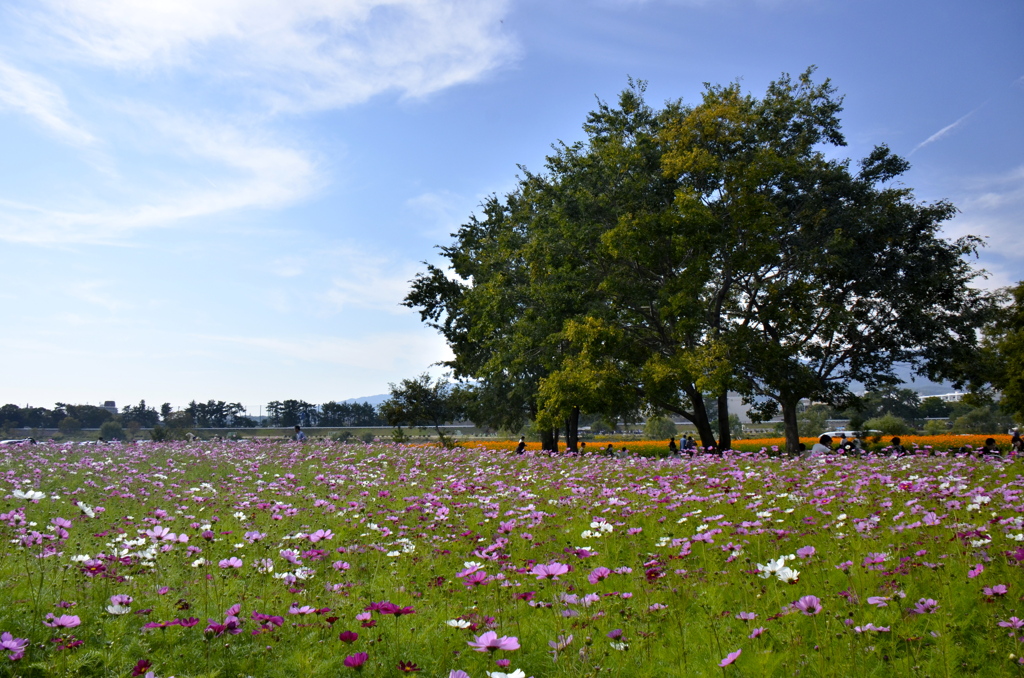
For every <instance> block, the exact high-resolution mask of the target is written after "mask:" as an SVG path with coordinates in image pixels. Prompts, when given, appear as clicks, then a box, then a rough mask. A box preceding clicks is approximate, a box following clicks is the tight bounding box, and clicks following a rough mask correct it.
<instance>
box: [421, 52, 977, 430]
mask: <svg viewBox="0 0 1024 678" xmlns="http://www.w3.org/2000/svg"><path fill="white" fill-rule="evenodd" d="M812 76H813V69H809V70H808V71H806V72H805V73H803V74H801V75H800V76H799V77H797V78H795V79H794V78H791V77H790V76H788V75H783V76H782V77H780V78H779V79H778V80H776V81H775V82H773V83H771V84H770V85H769V87H768V89H767V91H766V93H765V95H764V96H763V97H761V98H757V97H754V96H752V95H750V94H744V93H743V91H742V90H741V88H740V86H739V85H738V84H736V83H733V84H730V85H726V86H719V85H706V87H705V91H704V94H703V96H702V98H701V100H700V102H698V103H697V104H695V105H684V104H683V103H682V102H679V101H670V102H667V103H666V104H665V106H664V107H663V108H662V109H660V110H655V109H653V108H651V107H650V106H649V105H648V104H647V103H646V102H645V100H644V91H645V86H644V83H642V82H635V81H630V83H629V87H627V89H625V90H624V91H623V92H622V93H621V94H620V95H619V98H618V101H617V105H616V106H612V105H609V104H606V103H604V102H599V105H598V107H597V110H595V111H593V112H592V113H590V114H589V116H588V117H587V120H586V123H585V124H584V127H583V129H584V132H585V133H586V140H585V141H582V142H578V143H575V144H571V145H567V144H563V143H559V144H556V145H555V146H554V152H553V154H552V155H550V156H549V157H548V158H547V161H546V163H545V171H544V172H543V173H540V174H534V173H531V172H529V171H528V170H526V169H525V168H521V171H522V176H521V177H520V178H519V180H518V182H517V185H516V188H515V189H514V190H513V191H512V192H510V193H509V194H508V195H506V196H504V198H500V199H499V198H498V197H491V198H490V199H488V200H487V202H486V203H485V204H484V205H483V209H482V216H481V218H478V217H476V216H475V215H474V216H472V217H471V218H470V220H469V222H468V223H467V224H466V225H464V226H462V227H461V228H460V229H459V230H458V231H457V232H456V233H455V234H453V235H454V238H455V241H454V243H453V244H451V245H448V246H444V247H442V248H441V253H442V256H443V257H444V258H445V259H446V260H447V262H446V264H447V265H441V266H433V265H431V266H428V268H427V272H426V273H424V274H421V275H419V276H417V278H416V279H415V280H414V281H413V282H412V290H411V292H410V293H409V295H408V296H407V298H406V304H407V305H409V306H411V307H414V308H418V309H419V310H420V313H421V316H422V317H423V319H424V320H425V321H426V322H428V323H430V324H431V325H432V326H434V327H436V328H437V329H439V330H440V331H441V332H442V334H443V335H444V336H445V338H446V339H447V341H448V343H449V345H450V346H451V348H452V350H453V352H454V354H455V358H454V359H453V360H452V361H451V362H450V363H449V365H450V366H451V367H452V369H453V371H454V373H455V376H456V377H458V378H463V379H472V380H476V381H477V382H478V392H479V393H480V394H481V395H482V397H483V399H485V400H490V401H491V402H494V403H500V404H501V405H500V406H499V407H497V408H496V409H495V410H494V411H493V412H491V413H490V416H491V418H492V419H493V420H495V421H494V422H493V423H496V424H506V425H508V424H513V423H517V422H522V421H523V420H525V419H526V418H531V419H534V420H535V421H536V422H537V423H538V424H539V425H540V426H541V428H542V429H543V430H546V431H550V433H548V440H547V441H546V442H547V443H550V442H551V439H552V438H554V439H557V431H558V429H559V428H560V427H562V428H564V429H568V430H569V431H570V432H571V431H572V430H573V428H574V426H573V421H574V420H576V419H578V416H579V413H580V411H583V412H587V413H591V414H600V415H607V416H610V417H614V416H617V415H621V414H627V413H631V412H637V411H646V412H650V413H656V412H672V413H676V414H679V415H681V416H683V417H686V418H687V419H689V420H690V421H692V422H693V423H694V425H695V426H696V427H697V430H698V432H699V434H700V437H701V440H702V443H703V444H704V445H706V446H708V445H722V446H727V445H728V444H729V436H730V429H729V413H728V407H727V402H728V401H727V397H726V394H727V392H728V391H730V390H731V391H738V392H740V393H742V394H744V395H745V396H746V397H747V398H748V399H749V400H750V401H751V402H755V403H757V404H758V407H759V410H760V411H761V412H762V414H764V415H766V416H767V415H768V414H771V413H772V412H773V411H775V412H777V411H778V410H781V411H782V414H783V419H784V421H785V422H786V435H787V444H788V446H789V447H790V449H795V447H796V444H797V435H798V432H797V417H796V414H797V404H798V402H799V401H800V400H801V399H803V398H810V399H814V400H820V401H824V402H829V403H836V404H838V403H841V402H843V401H844V400H848V399H850V398H851V397H852V394H851V392H850V390H849V384H850V382H851V381H854V380H856V381H860V382H862V383H865V384H867V385H868V386H869V387H872V388H874V387H880V386H884V385H888V384H893V383H895V382H896V381H897V379H896V376H895V374H894V373H893V370H892V367H893V365H894V364H895V363H897V362H902V363H910V364H912V365H914V366H915V367H916V368H917V370H918V371H919V372H920V373H923V374H928V375H929V376H933V377H941V376H950V375H953V374H956V373H957V370H958V369H959V368H958V366H962V365H963V364H964V362H965V361H967V360H968V359H969V357H970V356H971V355H973V354H974V352H975V351H976V343H977V341H976V333H975V329H976V328H977V327H979V326H980V323H982V322H984V319H985V313H986V312H987V310H988V308H989V306H988V304H987V301H986V297H985V295H984V294H983V293H982V292H979V291H977V290H975V289H973V288H971V287H970V286H969V283H970V282H971V281H972V280H973V279H974V278H975V277H976V276H977V272H976V271H975V270H974V269H973V268H972V267H971V265H970V263H969V259H970V257H971V256H972V255H973V254H974V253H975V251H976V248H977V247H978V246H979V244H980V243H979V240H978V239H977V238H973V237H965V238H961V239H959V240H956V241H947V240H945V239H943V238H941V237H940V234H939V229H940V228H941V225H942V224H943V223H944V222H945V221H946V220H948V219H949V218H950V217H952V216H953V214H954V213H955V208H954V207H953V206H952V205H951V204H950V203H948V202H945V201H939V202H936V203H932V204H923V203H919V202H917V201H916V200H915V198H914V196H913V192H912V191H911V190H910V189H909V188H907V187H905V186H903V185H902V184H900V183H899V178H900V176H901V175H902V174H904V173H905V172H906V170H907V169H908V167H909V166H908V164H907V162H906V161H905V160H903V159H902V158H899V157H898V156H896V155H894V154H893V153H892V152H891V151H890V150H889V149H888V148H886V147H885V146H878V147H876V148H875V149H874V150H873V151H872V152H871V153H870V154H869V155H868V157H866V158H865V159H863V160H861V161H860V162H859V163H856V165H855V168H854V167H852V166H851V165H852V163H851V162H850V161H849V160H846V159H836V158H834V157H832V155H833V154H834V149H836V148H839V147H842V146H843V145H845V140H844V138H843V135H842V133H841V130H840V122H839V117H838V115H839V113H840V112H841V110H842V97H839V96H838V95H837V94H836V92H835V90H834V88H833V87H832V85H831V83H830V82H829V81H828V80H825V81H824V82H821V83H816V82H815V81H814V80H813V77H812ZM830 149H833V150H830ZM708 398H710V400H707V399H708ZM706 402H710V403H711V409H712V410H714V411H713V412H709V411H708V409H709V408H708V407H707V406H706V404H705V403H706ZM715 421H716V422H717V423H718V427H717V429H718V430H717V431H715V430H714V428H713V426H712V422H715ZM716 435H717V440H716ZM570 445H572V438H571V433H570ZM545 446H546V447H548V446H549V444H546V445H545Z"/></svg>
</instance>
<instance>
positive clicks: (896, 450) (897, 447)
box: [889, 436, 907, 457]
mask: <svg viewBox="0 0 1024 678" xmlns="http://www.w3.org/2000/svg"><path fill="white" fill-rule="evenodd" d="M906 453H907V448H905V447H903V445H902V441H901V440H900V438H899V436H893V439H892V440H890V441H889V454H891V455H892V456H894V457H902V456H903V455H905V454H906Z"/></svg>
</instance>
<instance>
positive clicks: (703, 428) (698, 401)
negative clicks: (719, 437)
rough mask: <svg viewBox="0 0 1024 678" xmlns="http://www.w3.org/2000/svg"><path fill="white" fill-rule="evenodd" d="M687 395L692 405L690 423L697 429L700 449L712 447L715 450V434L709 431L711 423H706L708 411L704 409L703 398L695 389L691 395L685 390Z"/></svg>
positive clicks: (716, 445)
mask: <svg viewBox="0 0 1024 678" xmlns="http://www.w3.org/2000/svg"><path fill="white" fill-rule="evenodd" d="M687 395H688V396H690V402H692V403H693V420H692V421H693V425H694V426H696V427H697V434H698V435H699V436H700V445H701V447H714V448H716V449H717V447H718V443H716V442H715V432H714V431H712V430H711V422H710V421H708V411H707V408H705V407H704V398H703V397H702V395H701V393H700V392H699V391H697V390H696V389H693V392H692V393H691V392H690V390H689V389H687Z"/></svg>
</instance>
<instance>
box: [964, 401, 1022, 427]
mask: <svg viewBox="0 0 1024 678" xmlns="http://www.w3.org/2000/svg"><path fill="white" fill-rule="evenodd" d="M1012 425H1013V419H1012V418H1011V417H1010V416H1008V415H1007V414H1006V413H1005V412H1002V411H1000V409H999V408H998V406H996V405H994V404H993V405H982V406H981V407H975V408H973V409H970V410H969V411H967V412H966V413H964V414H962V415H960V416H958V417H956V419H954V420H953V433H1005V432H1006V431H1007V429H1009V428H1010V426H1012Z"/></svg>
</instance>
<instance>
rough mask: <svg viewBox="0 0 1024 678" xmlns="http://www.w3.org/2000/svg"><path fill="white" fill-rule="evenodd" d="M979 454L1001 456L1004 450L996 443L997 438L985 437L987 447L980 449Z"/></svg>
mask: <svg viewBox="0 0 1024 678" xmlns="http://www.w3.org/2000/svg"><path fill="white" fill-rule="evenodd" d="M978 454H980V455H981V456H983V457H1000V456H1002V454H1003V451H1002V450H1000V449H999V446H998V445H996V439H995V438H985V447H983V448H981V449H980V450H978Z"/></svg>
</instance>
